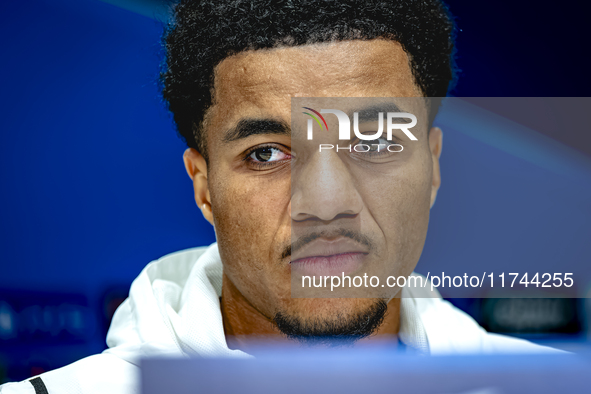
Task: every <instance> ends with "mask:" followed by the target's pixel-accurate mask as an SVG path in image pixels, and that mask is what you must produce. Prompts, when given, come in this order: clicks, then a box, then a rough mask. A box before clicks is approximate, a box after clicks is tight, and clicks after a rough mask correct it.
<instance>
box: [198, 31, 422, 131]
mask: <svg viewBox="0 0 591 394" xmlns="http://www.w3.org/2000/svg"><path fill="white" fill-rule="evenodd" d="M419 96H421V93H420V90H419V88H418V87H417V86H416V84H415V80H414V77H413V75H412V71H411V68H410V65H409V59H408V56H407V54H406V52H404V50H403V49H402V46H401V45H400V44H399V43H398V42H395V41H391V40H381V39H378V40H370V41H360V40H356V41H343V42H337V43H324V44H314V45H304V46H296V47H285V48H274V49H266V50H251V51H246V52H241V53H239V54H237V55H233V56H230V57H228V58H226V59H224V60H223V61H222V62H221V63H220V64H219V65H218V66H217V67H216V70H215V78H214V100H213V103H214V104H213V105H212V107H211V108H210V110H209V113H208V115H207V117H206V125H207V128H208V129H211V128H213V129H214V130H215V129H218V128H219V127H230V126H231V125H232V124H235V123H236V122H238V121H239V120H240V119H242V118H244V117H269V116H272V117H276V118H283V119H287V120H288V121H289V116H290V108H291V98H292V97H419Z"/></svg>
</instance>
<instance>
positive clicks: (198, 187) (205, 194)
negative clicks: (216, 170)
mask: <svg viewBox="0 0 591 394" xmlns="http://www.w3.org/2000/svg"><path fill="white" fill-rule="evenodd" d="M183 161H184V162H185V169H186V170H187V174H188V175H189V178H191V180H192V181H193V190H194V192H195V202H196V203H197V206H198V207H199V209H201V213H202V214H203V217H204V218H205V220H207V221H208V222H209V223H211V224H212V225H213V212H212V210H211V198H210V196H209V185H208V183H207V162H206V161H205V159H204V158H203V156H202V155H201V154H200V153H199V152H197V151H196V150H195V149H193V148H188V149H187V150H186V151H185V153H184V154H183Z"/></svg>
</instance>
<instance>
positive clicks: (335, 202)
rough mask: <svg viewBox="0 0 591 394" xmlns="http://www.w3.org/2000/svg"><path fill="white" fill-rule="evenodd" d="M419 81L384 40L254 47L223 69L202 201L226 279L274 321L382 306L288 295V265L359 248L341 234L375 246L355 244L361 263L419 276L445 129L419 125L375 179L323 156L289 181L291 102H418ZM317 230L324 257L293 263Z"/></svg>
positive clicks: (209, 130) (212, 112)
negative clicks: (304, 99)
mask: <svg viewBox="0 0 591 394" xmlns="http://www.w3.org/2000/svg"><path fill="white" fill-rule="evenodd" d="M414 81H415V80H414V77H413V75H412V72H411V69H410V67H409V62H408V57H407V55H406V53H405V52H404V50H403V49H402V47H401V46H400V45H399V44H398V43H396V42H393V41H386V40H373V41H348V42H339V43H331V44H319V45H308V46H299V47H289V48H278V49H272V50H256V51H248V52H243V53H240V54H237V55H234V56H231V57H229V58H226V59H225V60H223V61H222V62H221V63H220V64H219V65H218V67H217V68H216V73H215V82H214V100H213V105H212V107H211V108H210V109H209V111H208V112H207V114H206V118H205V123H204V126H205V130H206V138H207V146H208V154H209V163H208V166H207V183H206V186H204V187H207V192H206V193H204V194H207V195H208V197H209V200H210V202H211V210H212V213H213V222H214V226H215V231H216V236H217V240H218V245H219V251H220V255H221V258H222V262H223V264H224V274H225V275H226V276H227V278H228V279H229V280H230V281H231V282H232V284H233V285H234V286H235V288H236V289H237V290H238V291H239V292H240V293H241V294H242V295H243V296H244V297H245V298H246V299H247V300H248V301H249V302H250V304H251V305H252V306H253V307H254V308H256V309H257V310H258V311H259V312H260V313H262V314H263V315H264V316H266V317H267V318H269V319H272V318H273V317H274V316H275V315H276V314H277V313H282V314H283V315H287V316H292V317H295V318H297V319H300V320H302V321H312V320H315V321H324V320H326V321H330V320H331V319H334V317H335V316H339V317H341V318H343V317H344V318H347V317H348V316H354V315H355V314H358V313H359V312H361V311H363V310H364V309H367V308H368V307H370V306H371V305H373V304H375V299H367V298H291V291H290V280H291V272H292V269H293V268H294V266H295V265H296V264H295V263H294V264H291V261H292V260H295V259H296V258H299V257H302V256H303V257H306V256H307V255H309V254H310V253H312V254H313V253H316V254H318V253H320V252H318V250H319V249H322V248H329V249H330V248H331V245H336V249H337V252H338V250H339V248H342V247H345V246H343V245H345V244H348V245H349V247H350V246H351V245H352V244H353V245H355V243H356V242H357V241H355V240H354V239H353V238H351V237H350V236H347V235H343V234H347V233H349V234H354V235H360V236H361V237H363V236H367V237H370V238H371V240H372V248H371V250H368V248H367V247H366V248H365V249H364V250H361V249H363V245H360V244H358V245H357V246H354V247H353V248H355V247H358V249H359V251H360V252H363V253H360V254H358V255H357V257H359V256H361V258H362V259H365V260H364V261H369V262H372V261H373V262H376V261H381V262H385V265H386V266H387V267H389V271H388V272H389V274H392V275H397V276H398V275H408V274H410V273H411V272H412V270H413V269H414V267H415V265H416V263H417V262H418V259H419V257H420V254H421V251H422V248H423V244H424V241H425V236H426V232H427V224H428V219H429V209H430V206H431V204H432V203H433V201H434V199H435V195H436V192H437V188H438V186H439V167H438V157H439V152H440V148H441V133H440V131H439V130H438V129H434V131H432V132H431V133H428V132H427V128H426V127H422V128H416V129H413V132H414V133H415V135H416V137H417V138H418V141H413V142H412V144H410V143H409V144H406V145H405V146H404V149H405V151H404V154H403V155H402V154H401V155H400V156H399V157H397V158H396V160H394V161H392V162H391V163H390V164H388V165H387V166H386V167H384V166H382V167H379V168H380V170H379V171H377V172H376V171H375V168H372V167H371V166H368V165H366V164H361V165H357V164H355V163H354V162H352V161H351V160H350V159H348V158H345V159H343V156H342V155H341V154H337V153H336V152H321V154H320V155H318V156H317V157H316V158H314V159H312V158H310V160H307V162H306V164H305V165H304V169H302V170H301V171H297V172H295V171H294V172H293V174H294V176H295V174H296V173H297V174H298V175H297V178H298V179H293V176H292V162H293V161H294V159H295V158H297V152H292V145H293V144H292V139H291V135H290V132H289V127H290V124H291V115H292V114H291V110H292V104H291V99H292V97H317V98H318V97H421V96H422V94H421V92H420V90H419V88H418V87H417V86H416V85H415V82H414ZM409 112H410V111H409ZM326 118H327V120H328V119H329V118H330V117H328V116H327V117H326ZM253 121H254V122H253ZM330 127H331V124H329V128H330ZM345 142H346V141H345ZM293 168H296V167H293ZM370 174H371V176H369V175H370ZM198 193H199V192H198ZM312 233H314V234H319V233H322V234H324V236H321V237H320V238H317V239H316V240H314V241H311V243H310V244H309V245H307V244H306V245H304V246H305V247H308V249H309V250H310V251H315V252H310V253H308V254H306V253H305V252H300V254H301V255H302V256H299V257H298V256H297V253H296V250H294V256H293V258H292V256H291V255H290V254H289V253H288V252H289V250H290V245H291V244H292V241H293V242H294V244H295V243H297V241H298V240H299V239H303V237H304V236H306V235H307V234H312ZM305 247H304V248H302V249H301V250H305ZM308 257H309V256H308ZM386 301H388V300H387V299H386Z"/></svg>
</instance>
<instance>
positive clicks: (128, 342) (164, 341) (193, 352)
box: [0, 243, 554, 394]
mask: <svg viewBox="0 0 591 394" xmlns="http://www.w3.org/2000/svg"><path fill="white" fill-rule="evenodd" d="M415 275H416V274H415ZM221 291H222V262H221V259H220V255H219V252H218V247H217V244H215V243H214V244H212V245H211V246H209V247H200V248H193V249H188V250H184V251H180V252H176V253H173V254H170V255H167V256H164V257H162V258H161V259H159V260H156V261H153V262H151V263H150V264H148V265H147V266H146V268H144V270H143V271H142V272H141V274H140V275H139V276H138V277H137V278H136V279H135V280H134V282H133V284H132V285H131V289H130V293H129V298H128V299H127V300H125V302H123V304H121V306H120V307H119V308H118V309H117V311H116V312H115V315H114V317H113V322H112V323H111V327H110V329H109V333H108V334H107V345H108V346H109V349H107V350H105V351H104V352H103V353H102V354H98V355H94V356H90V357H86V358H84V359H82V360H79V361H77V362H75V363H73V364H70V365H68V366H66V367H63V368H60V369H57V370H54V371H50V372H46V373H44V374H42V375H40V378H41V380H42V382H43V384H44V385H45V387H46V389H47V392H48V393H49V394H94V393H97V394H98V393H101V394H104V393H109V394H128V393H139V384H138V382H139V368H138V365H139V360H140V359H141V358H143V357H151V356H159V357H162V356H171V357H189V356H197V357H252V356H250V355H248V354H246V353H244V352H242V351H240V350H231V349H229V348H228V346H227V345H226V339H225V337H224V327H223V322H222V315H221V311H220V304H219V297H220V296H221ZM403 291H404V292H405V293H404V296H403V298H402V303H401V308H400V331H399V338H400V340H401V341H402V342H403V343H404V344H405V345H407V346H409V347H411V348H414V349H416V350H417V351H418V352H419V353H423V354H431V355H443V354H468V353H480V354H483V353H525V352H548V351H554V350H553V349H550V348H546V347H542V346H538V345H534V344H532V343H530V342H527V341H524V340H519V339H515V338H509V337H505V336H502V335H496V334H489V333H487V332H486V331H485V330H484V329H483V328H481V327H480V326H479V325H478V324H477V323H476V322H475V321H474V320H473V319H472V318H471V317H470V316H468V315H467V314H465V313H464V312H462V311H461V310H459V309H457V308H455V307H454V306H453V305H451V304H450V303H449V302H447V301H445V300H443V299H442V298H441V297H440V296H439V294H438V293H432V292H431V291H430V290H429V288H428V287H427V288H424V289H423V288H421V289H418V288H405V289H404V290H403ZM29 380H31V379H29ZM29 380H25V381H23V382H19V383H7V384H5V385H2V386H0V393H1V394H17V393H18V394H25V393H30V394H35V393H37V394H38V393H42V392H43V391H41V390H40V389H39V388H37V390H38V391H35V390H36V389H35V388H34V386H33V384H32V383H31V382H30V381H29ZM35 383H36V384H37V385H39V384H40V383H39V381H37V382H35Z"/></svg>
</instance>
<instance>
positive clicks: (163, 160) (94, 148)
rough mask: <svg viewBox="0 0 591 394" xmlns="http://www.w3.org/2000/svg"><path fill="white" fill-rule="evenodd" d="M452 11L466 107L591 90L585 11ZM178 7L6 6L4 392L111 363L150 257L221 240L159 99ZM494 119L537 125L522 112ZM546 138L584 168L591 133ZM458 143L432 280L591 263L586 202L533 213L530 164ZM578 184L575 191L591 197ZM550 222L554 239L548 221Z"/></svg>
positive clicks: (513, 308)
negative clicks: (122, 309)
mask: <svg viewBox="0 0 591 394" xmlns="http://www.w3.org/2000/svg"><path fill="white" fill-rule="evenodd" d="M447 3H448V4H449V6H450V9H451V11H452V13H453V14H454V15H455V16H456V21H457V24H458V27H459V31H458V36H457V49H458V57H457V62H458V66H459V69H460V71H459V79H458V84H457V86H456V88H455V89H454V90H453V92H452V93H453V95H455V96H460V97H470V96H476V97H477V96H498V97H503V96H507V97H519V96H526V97H527V96H547V97H551V96H559V97H560V96H574V97H580V96H586V95H588V92H589V88H590V87H591V82H590V80H589V77H588V75H587V74H588V73H587V68H588V64H589V63H588V60H589V59H588V54H587V51H585V50H584V48H585V47H586V43H587V41H588V38H589V33H588V31H587V29H586V27H585V26H587V20H586V18H587V15H589V13H588V11H589V9H588V8H589V7H588V6H585V5H581V4H580V2H575V1H571V2H568V1H567V2H563V3H562V5H563V6H562V7H561V8H560V9H555V8H552V9H550V8H544V6H543V5H542V3H540V2H534V1H523V2H515V1H508V0H496V1H494V2H493V1H479V2H475V1H459V0H453V1H448V2H447ZM167 7H168V4H167V3H166V2H164V1H162V2H159V1H156V0H152V1H139V0H136V1H123V0H121V1H117V0H110V1H108V2H101V1H98V0H51V1H49V0H31V1H28V2H19V1H15V0H13V1H3V2H2V3H0V18H2V23H1V24H0V30H1V34H0V40H1V43H2V62H0V70H1V75H2V79H3V80H2V95H1V97H0V104H1V105H0V108H1V115H0V131H1V133H2V134H1V136H2V140H1V143H0V185H1V186H0V191H1V193H0V252H1V253H0V383H1V382H2V381H8V380H20V379H25V378H27V377H29V376H32V375H36V374H38V373H41V372H43V371H47V370H50V369H54V368H57V367H60V366H63V365H66V364H68V363H70V362H72V361H75V360H77V359H79V358H81V357H84V356H87V355H90V354H93V353H97V352H100V351H102V350H103V349H104V348H105V346H106V345H105V335H106V331H107V329H108V326H109V322H110V319H111V317H112V314H113V312H114V311H115V309H116V308H117V306H118V305H119V304H120V303H121V302H122V301H123V300H124V299H125V297H126V296H127V292H128V289H129V285H130V283H131V281H132V280H133V279H134V278H135V277H136V276H137V275H138V274H139V272H140V271H141V270H142V268H143V267H144V266H145V265H146V264H147V263H148V262H150V261H151V260H153V259H156V258H158V257H161V256H162V255H164V254H167V253H170V252H173V251H176V250H180V249H184V248H189V247H193V246H201V245H208V244H210V243H212V242H214V241H215V237H214V233H213V230H212V228H211V226H210V225H209V224H208V223H207V222H206V221H205V220H204V219H203V218H202V217H201V215H200V213H199V211H198V210H197V208H196V207H195V203H194V201H193V192H192V185H191V183H190V181H189V179H188V178H187V176H186V174H185V171H184V167H183V163H182V158H181V156H182V152H183V150H184V145H183V143H182V141H181V140H180V139H178V138H177V137H176V135H175V133H176V132H175V129H174V127H173V123H172V120H171V116H170V115H169V114H168V113H167V111H166V109H165V107H164V105H163V103H162V101H161V99H160V97H159V92H158V84H157V79H158V71H159V64H160V62H161V60H162V51H161V46H160V43H159V39H160V36H161V33H162V31H163V25H162V23H161V22H162V21H163V20H165V19H166V10H167ZM497 113H499V114H500V115H502V116H504V117H507V118H509V119H513V120H515V121H517V122H521V123H527V121H526V120H523V119H519V116H518V114H514V113H512V112H511V108H498V109H497ZM526 126H528V127H534V126H535V125H531V124H526ZM536 130H537V131H538V132H540V133H541V134H545V135H546V136H547V137H550V138H551V141H553V143H555V144H558V145H560V146H561V147H566V148H567V149H569V150H570V152H572V154H573V155H575V156H576V155H581V156H582V157H586V159H585V160H587V159H588V158H589V155H591V139H590V137H589V136H590V135H591V134H589V132H588V131H589V130H588V129H587V130H578V129H574V130H573V129H560V128H558V129H557V128H550V129H543V128H540V129H536ZM558 145H557V146H558ZM445 148H446V149H445V150H444V152H443V157H442V171H443V187H442V189H441V191H440V195H439V197H438V201H437V204H436V206H435V208H434V209H433V211H432V219H431V220H432V222H431V227H430V231H429V235H428V237H427V244H426V246H425V251H424V253H423V257H422V259H421V261H420V263H419V266H418V268H417V270H418V271H419V272H426V271H427V270H428V269H429V268H431V267H438V266H441V265H442V264H456V263H457V264H469V263H470V262H472V261H473V262H474V263H475V264H480V263H487V264H491V263H494V261H495V260H501V259H505V258H506V256H514V258H521V259H528V258H532V259H544V258H546V259H554V260H553V261H556V263H557V264H559V263H560V259H561V258H562V257H563V256H564V255H565V253H566V255H567V256H569V258H580V260H581V264H587V263H589V262H590V261H589V257H588V256H589V255H590V254H587V253H586V252H591V249H589V246H588V244H590V242H588V241H589V239H591V230H590V226H589V219H590V218H591V216H590V211H589V205H591V204H589V201H587V203H585V201H580V200H577V201H575V203H574V205H573V206H574V207H575V208H576V209H575V208H573V207H570V208H569V207H567V209H571V210H570V211H568V212H569V214H568V215H561V213H560V211H559V212H557V213H556V207H555V206H554V207H549V206H548V204H550V203H551V201H552V200H551V198H550V199H548V200H547V201H548V203H547V204H546V203H544V204H546V205H544V204H535V203H534V201H533V199H531V198H530V195H529V194H528V193H533V192H532V190H533V189H532V188H531V187H530V185H529V184H528V183H523V182H521V181H522V180H523V179H526V178H527V176H528V175H526V178H519V177H518V178H515V176H514V174H515V173H518V174H530V173H535V172H536V171H537V170H536V166H535V165H532V163H531V162H528V161H527V160H523V159H522V158H520V157H516V156H515V155H511V154H508V153H506V152H500V151H499V150H498V149H496V150H495V148H494V147H491V146H490V145H488V144H486V143H484V142H482V141H479V140H478V139H477V138H473V137H470V136H468V135H466V134H461V133H453V131H450V132H449V133H447V134H446V135H445ZM499 152H500V153H499ZM490 158H496V159H495V160H493V161H491V160H489V159H490ZM499 162H500V163H504V165H501V166H500V167H497V166H496V165H495V164H496V163H499ZM491 163H492V164H491ZM507 163H510V164H507ZM483 171H484V174H486V178H487V179H488V181H487V182H485V181H484V180H483V178H484V177H483ZM508 174H513V175H512V176H513V177H511V176H509V177H508V176H507V175H508ZM538 175H539V174H538ZM538 175H536V174H534V175H533V178H536V177H538ZM543 176H546V175H543ZM528 179H529V178H528ZM536 179H537V178H536ZM581 179H585V178H581ZM586 179H587V180H588V179H589V178H586ZM579 181H580V179H579ZM579 181H575V182H574V183H572V182H571V183H568V185H566V186H565V187H570V188H571V189H569V190H572V193H575V192H576V190H578V188H582V189H581V190H583V189H584V190H585V192H584V193H583V194H580V195H582V196H588V195H589V194H585V193H587V190H588V189H587V186H588V185H581V184H579V183H577V182H579ZM491 182H492V183H491ZM503 182H509V183H503ZM549 182H558V183H560V182H561V180H560V177H558V178H552V179H550V180H549ZM538 183H539V184H543V183H544V181H543V180H539V179H538ZM494 185H497V186H500V187H498V188H496V187H494ZM519 185H521V187H519ZM563 186H564V185H563ZM532 187H533V186H532ZM558 187H562V186H561V185H559V186H558ZM493 190H496V192H491V191H493ZM536 193H538V195H539V194H540V193H542V194H544V193H546V194H548V193H549V194H548V195H550V194H551V190H550V189H544V188H542V189H539V190H537V189H536ZM508 201H518V202H519V204H521V205H517V206H516V207H514V208H513V210H514V211H515V212H522V211H527V212H526V213H525V216H524V218H523V220H521V221H519V223H520V224H518V225H516V226H513V225H512V226H507V223H506V222H503V221H502V220H501V219H499V213H500V212H503V211H505V214H507V215H511V214H513V213H512V211H510V212H509V213H507V212H506V209H505V208H506V206H504V205H502V204H508ZM543 201H546V200H543ZM530 202H531V203H532V204H529V203H530ZM489 207H491V208H493V209H486V208H489ZM550 208H551V209H550ZM573 209H575V210H573ZM577 210H578V211H577ZM551 211H552V212H555V216H552V218H553V219H552V220H553V222H552V223H554V224H555V226H553V229H550V228H548V227H544V225H543V223H544V222H543V220H540V221H537V220H536V219H535V218H539V217H542V218H543V217H544V215H548V214H549V213H550V212H551ZM573 212H579V214H578V215H576V214H575V213H573ZM561 220H562V221H561ZM561 228H562V229H570V230H569V231H570V232H568V231H567V233H568V234H567V235H566V236H565V237H566V238H565V239H568V240H570V242H566V241H564V242H562V243H559V244H556V245H552V244H551V241H552V240H553V239H555V237H556V236H557V234H559V233H562V232H561V231H560V229H561ZM499 245H500V246H502V247H499ZM549 251H550V252H549ZM567 252H568V253H570V254H568V253H567ZM515 256H517V257H515ZM548 261H550V260H548ZM450 301H452V302H453V303H454V304H456V305H457V306H459V307H460V308H462V309H464V310H465V311H467V312H468V313H470V314H471V315H472V316H474V317H475V318H476V319H477V320H478V321H479V322H480V323H481V324H482V325H483V326H485V328H487V329H488V330H490V331H496V332H503V333H508V334H511V335H520V336H525V337H527V338H529V339H533V340H539V341H545V340H553V339H556V338H577V339H581V338H586V335H587V321H588V313H587V311H586V308H587V306H586V302H585V300H584V299H481V298H462V299H451V300H450Z"/></svg>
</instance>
